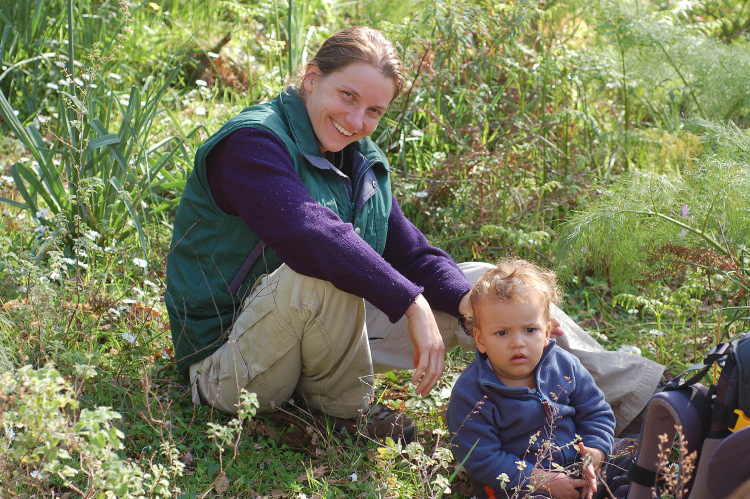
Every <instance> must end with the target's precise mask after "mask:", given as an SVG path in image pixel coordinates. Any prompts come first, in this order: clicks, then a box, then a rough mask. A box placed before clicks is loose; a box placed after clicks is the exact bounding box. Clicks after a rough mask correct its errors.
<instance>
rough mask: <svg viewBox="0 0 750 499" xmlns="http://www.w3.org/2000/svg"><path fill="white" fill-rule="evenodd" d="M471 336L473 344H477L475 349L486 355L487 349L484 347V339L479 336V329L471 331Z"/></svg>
mask: <svg viewBox="0 0 750 499" xmlns="http://www.w3.org/2000/svg"><path fill="white" fill-rule="evenodd" d="M471 333H472V335H473V336H474V343H476V344H477V348H478V349H479V351H480V352H481V353H486V352H487V349H486V348H485V346H484V338H482V335H481V334H479V329H477V328H476V327H475V328H474V329H472V330H471Z"/></svg>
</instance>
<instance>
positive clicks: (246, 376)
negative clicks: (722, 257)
mask: <svg viewBox="0 0 750 499" xmlns="http://www.w3.org/2000/svg"><path fill="white" fill-rule="evenodd" d="M459 266H460V268H461V270H462V271H463V272H464V274H465V275H466V277H467V279H469V281H471V282H474V281H476V280H477V279H478V278H479V276H480V275H481V274H482V273H483V272H484V271H485V270H486V269H488V268H490V267H491V265H490V264H486V263H477V262H469V263H462V264H459ZM553 315H554V317H555V318H557V319H558V320H559V321H560V323H561V326H562V328H563V330H564V331H565V334H564V335H563V336H562V337H560V338H558V341H557V342H558V344H559V345H560V346H562V347H563V348H564V349H566V350H568V351H570V352H572V353H573V354H575V355H576V356H577V357H578V358H579V359H580V360H581V362H582V363H583V365H584V366H586V368H587V369H588V370H589V371H590V372H591V374H592V375H593V377H594V379H595V381H596V383H597V385H598V386H599V387H600V388H601V389H602V391H603V392H604V394H605V396H606V398H607V401H608V402H609V403H610V405H611V406H612V409H613V410H614V412H615V416H616V417H617V430H616V431H617V432H619V431H620V430H621V429H622V428H624V427H625V426H626V425H627V424H628V423H629V422H630V421H631V420H632V419H633V418H634V417H635V416H636V415H637V414H638V413H639V412H640V411H641V409H643V407H644V406H645V405H646V403H647V402H648V399H649V398H650V396H651V395H652V393H653V391H654V389H655V388H656V385H657V384H658V382H659V380H660V378H661V375H662V371H663V369H664V368H663V367H662V366H660V365H659V364H657V363H655V362H652V361H650V360H648V359H645V358H643V357H640V356H638V355H633V354H630V353H626V352H609V351H605V350H604V349H603V348H602V347H601V346H600V345H599V344H598V343H597V342H596V341H595V340H594V339H593V338H592V337H591V336H590V335H588V334H587V333H586V332H585V331H583V330H582V329H581V328H580V327H579V326H578V325H577V324H576V323H575V322H573V320H571V319H570V317H568V316H567V315H566V314H565V313H564V312H562V311H561V310H560V309H558V308H557V307H554V309H553ZM435 319H436V321H437V325H438V327H439V329H440V332H441V334H442V336H443V341H444V342H445V347H446V352H448V351H449V350H451V349H452V348H453V347H455V346H456V345H457V344H460V345H461V346H462V347H464V348H468V349H472V350H473V349H474V341H473V339H472V338H471V337H469V336H468V335H466V334H465V333H464V332H463V331H462V330H461V329H460V327H459V326H458V321H457V320H456V319H455V318H454V317H452V316H450V315H449V314H446V313H442V312H437V313H436V314H435ZM412 359H413V348H412V344H411V339H410V337H409V330H408V323H407V321H406V318H405V317H403V318H402V319H401V320H399V321H398V322H396V323H395V324H392V323H391V322H390V321H389V320H388V318H387V317H386V316H385V314H383V313H382V312H380V311H379V310H378V309H376V308H375V307H374V306H372V305H371V304H370V303H367V302H365V301H364V300H363V299H362V298H358V297H357V296H354V295H351V294H349V293H345V292H343V291H340V290H339V289H337V288H336V287H334V286H333V285H332V284H331V283H330V282H327V281H322V280H320V279H314V278H311V277H307V276H304V275H301V274H298V273H296V272H294V271H293V270H291V269H290V268H289V267H287V266H286V265H282V266H281V267H279V268H278V269H277V270H276V271H275V272H273V273H271V274H269V275H266V276H263V277H261V278H260V279H259V280H258V282H257V283H256V284H255V287H254V289H253V291H252V293H251V294H250V296H249V297H248V298H246V300H245V303H244V308H243V311H242V313H241V314H240V316H239V318H238V319H237V321H236V322H235V324H234V326H233V328H232V330H231V332H230V334H229V340H228V341H227V342H226V343H225V344H224V345H222V346H221V347H220V348H219V349H218V350H217V351H216V352H214V354H213V355H211V356H210V357H208V358H206V359H203V360H201V361H199V362H196V363H195V364H193V365H192V366H191V367H190V381H191V384H192V386H193V400H194V402H196V403H199V401H200V400H201V397H202V399H203V400H205V401H207V402H208V403H210V404H211V405H213V406H214V407H216V408H218V409H220V410H222V411H225V412H229V413H235V412H236V407H235V404H236V403H237V400H238V395H239V392H240V390H241V389H243V388H244V389H245V390H247V391H248V392H254V393H255V394H256V395H257V396H258V401H259V403H260V409H259V410H260V411H267V410H271V409H273V408H274V407H279V406H281V405H282V404H284V403H285V402H286V401H288V400H289V399H290V398H291V397H292V395H293V394H295V392H296V394H297V396H299V397H301V398H303V399H304V400H305V401H306V403H307V404H309V405H310V406H311V407H313V408H315V409H319V410H322V411H324V412H326V413H327V414H330V415H332V416H337V417H344V418H351V417H355V416H356V415H357V414H358V412H359V411H360V410H361V409H365V408H367V407H368V406H369V404H370V401H371V398H372V396H373V391H374V390H373V388H374V387H373V373H374V372H384V371H388V370H391V369H412V368H413V367H414V366H413V364H412Z"/></svg>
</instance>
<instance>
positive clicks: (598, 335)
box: [588, 331, 608, 341]
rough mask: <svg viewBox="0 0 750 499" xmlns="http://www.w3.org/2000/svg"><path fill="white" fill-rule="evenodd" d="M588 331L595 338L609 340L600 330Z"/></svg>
mask: <svg viewBox="0 0 750 499" xmlns="http://www.w3.org/2000/svg"><path fill="white" fill-rule="evenodd" d="M588 333H589V334H590V335H591V336H593V337H594V338H598V339H600V340H603V341H607V339H608V338H607V335H606V334H604V333H602V332H600V331H588Z"/></svg>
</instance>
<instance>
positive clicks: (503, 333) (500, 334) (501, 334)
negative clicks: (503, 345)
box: [495, 329, 508, 336]
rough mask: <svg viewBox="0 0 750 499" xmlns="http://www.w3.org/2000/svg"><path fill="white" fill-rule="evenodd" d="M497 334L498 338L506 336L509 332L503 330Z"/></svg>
mask: <svg viewBox="0 0 750 499" xmlns="http://www.w3.org/2000/svg"><path fill="white" fill-rule="evenodd" d="M495 334H496V335H498V336H505V335H506V334H508V331H506V330H505V329H502V330H500V331H496V332H495Z"/></svg>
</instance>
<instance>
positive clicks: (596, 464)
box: [578, 442, 606, 499]
mask: <svg viewBox="0 0 750 499" xmlns="http://www.w3.org/2000/svg"><path fill="white" fill-rule="evenodd" d="M578 451H579V452H580V453H581V457H582V458H583V464H584V465H583V470H582V471H583V478H584V479H585V480H586V486H585V487H584V489H583V491H582V492H581V499H591V498H592V497H593V495H594V492H596V472H597V471H599V468H601V466H602V463H603V462H604V459H605V457H606V456H605V455H604V452H602V451H601V450H599V449H594V448H593V447H586V446H585V445H583V442H578Z"/></svg>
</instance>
